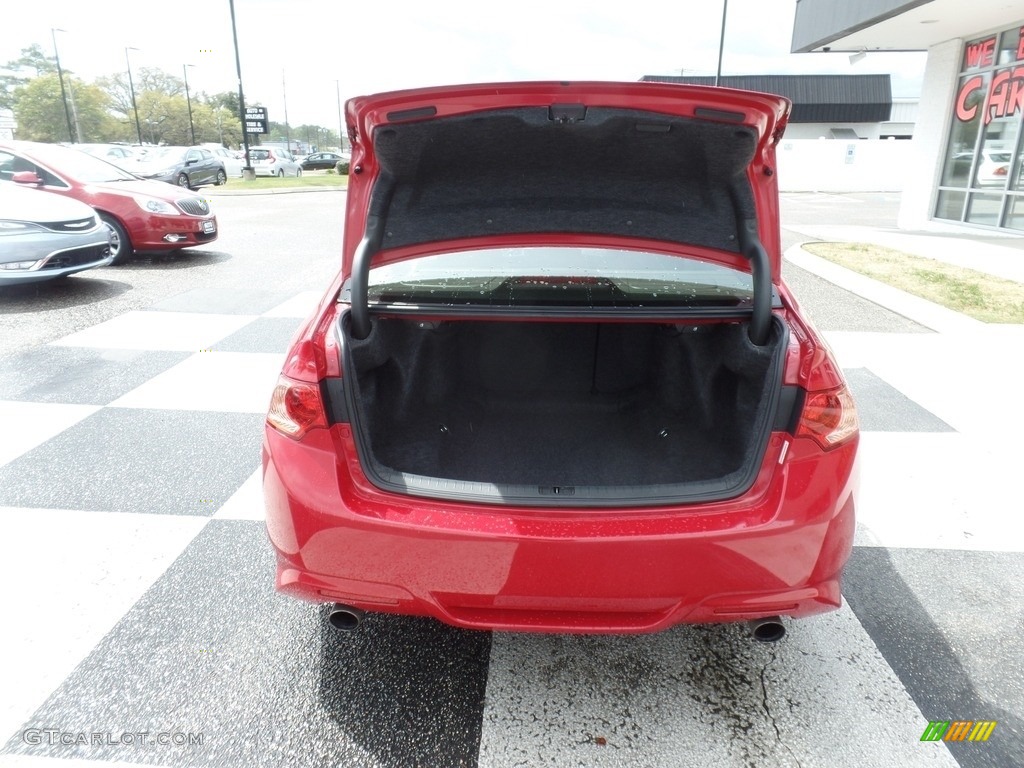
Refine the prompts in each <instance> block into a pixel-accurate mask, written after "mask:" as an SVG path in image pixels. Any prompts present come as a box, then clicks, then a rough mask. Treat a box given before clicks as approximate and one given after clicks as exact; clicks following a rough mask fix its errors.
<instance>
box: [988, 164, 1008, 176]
mask: <svg viewBox="0 0 1024 768" xmlns="http://www.w3.org/2000/svg"><path fill="white" fill-rule="evenodd" d="M1009 172H1010V166H1008V165H1000V166H999V167H998V168H996V169H995V170H994V171H992V175H993V176H1005V175H1006V174H1008V173H1009Z"/></svg>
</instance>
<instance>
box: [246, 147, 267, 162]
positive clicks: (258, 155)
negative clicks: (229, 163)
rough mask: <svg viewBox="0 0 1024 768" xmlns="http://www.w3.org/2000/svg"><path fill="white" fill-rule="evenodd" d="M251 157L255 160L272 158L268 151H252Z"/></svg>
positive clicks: (250, 152) (250, 151)
mask: <svg viewBox="0 0 1024 768" xmlns="http://www.w3.org/2000/svg"><path fill="white" fill-rule="evenodd" d="M249 157H250V158H252V159H253V160H266V159H267V158H268V157H270V152H269V151H268V150H266V149H250V150H249Z"/></svg>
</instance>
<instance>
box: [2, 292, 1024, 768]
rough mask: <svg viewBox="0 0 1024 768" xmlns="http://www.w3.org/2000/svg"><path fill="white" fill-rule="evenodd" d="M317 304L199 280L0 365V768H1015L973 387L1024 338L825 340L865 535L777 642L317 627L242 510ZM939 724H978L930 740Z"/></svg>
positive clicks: (1007, 480)
mask: <svg viewBox="0 0 1024 768" xmlns="http://www.w3.org/2000/svg"><path fill="white" fill-rule="evenodd" d="M318 298H319V294H318V293H315V292H309V293H301V294H297V295H285V294H280V293H277V292H275V291H272V290H271V291H268V290H255V289H254V290H251V291H248V292H246V291H240V292H232V294H231V295H230V296H225V295H222V294H220V293H218V292H216V291H213V290H208V289H196V290H193V291H189V292H187V293H185V294H182V295H181V296H177V297H174V298H173V299H170V300H167V301H163V302H161V303H160V304H157V305H154V306H153V307H151V308H149V309H148V310H145V311H134V312H128V313H126V314H123V315H121V316H119V317H116V318H114V319H112V320H109V321H107V322H104V323H101V324H99V325H96V326H94V327H91V328H87V329H85V330H82V331H80V332H77V333H73V334H71V335H68V336H65V337H64V338H61V339H59V340H57V341H54V342H52V343H51V344H48V345H45V346H41V347H35V348H32V349H29V350H26V351H24V352H21V353H19V354H16V355H13V356H11V357H9V358H7V359H5V360H3V361H0V424H2V425H3V438H2V440H0V521H2V526H3V528H2V530H3V533H4V541H5V543H6V545H7V546H6V548H5V550H6V552H5V557H4V558H3V559H2V560H0V563H2V565H0V578H2V579H3V583H4V589H3V594H4V617H5V624H6V628H5V630H4V637H5V639H4V642H3V647H4V650H5V651H6V652H5V653H4V654H2V655H0V673H2V689H3V690H4V691H5V695H4V696H3V697H2V703H0V728H2V730H3V735H4V737H5V738H6V745H5V746H4V747H3V749H2V751H0V768H3V767H4V766H13V765H25V766H40V767H43V766H65V765H66V766H75V765H89V764H91V763H90V762H87V761H99V762H98V763H96V764H100V765H105V764H111V763H116V764H118V765H135V764H140V765H164V766H171V765H175V766H177V765H189V766H236V765H237V766H282V767H285V766H287V767H288V768H292V767H295V766H307V765H308V766H327V765H332V766H333V765H339V766H340V765H353V766H378V765H379V766H412V765H419V766H461V765H477V764H479V765H488V766H510V765H540V764H548V765H570V764H571V765H588V766H591V765H593V766H617V765H629V766H634V765H638V766H643V765H649V766H666V765H694V766H697V765H699V766H735V765H743V766H790V765H792V766H811V765H815V766H835V767H840V766H854V765H856V766H862V765H872V766H890V765H891V766H918V765H922V766H924V765H927V766H953V765H957V764H959V765H961V766H984V765H993V766H1000V767H1002V766H1009V765H1014V764H1020V763H1019V762H1018V763H1012V762H1007V760H1009V759H1010V756H1013V755H1016V757H1018V758H1019V757H1020V756H1021V755H1024V749H1020V750H1019V751H1018V747H1019V746H1020V745H1021V744H1022V743H1024V742H1022V729H1021V705H1022V703H1024V698H1022V695H1021V687H1020V685H1019V683H1020V676H1021V674H1022V670H1021V664H1020V650H1021V635H1022V634H1024V633H1022V632H1021V631H1020V630H1021V629H1022V627H1024V625H1022V624H1021V617H1022V612H1021V611H1022V609H1021V608H1020V606H1021V605H1022V604H1024V600H1022V599H1021V598H1022V594H1021V593H1022V591H1024V590H1022V587H1021V585H1020V583H1018V582H1019V581H1020V580H1019V575H1020V573H1021V572H1022V571H1021V565H1022V564H1024V561H1022V559H1021V555H1020V553H1021V551H1022V549H1021V544H1022V542H1024V528H1022V520H1024V515H1021V512H1024V508H1022V507H1021V505H1020V501H1019V492H1017V491H1016V490H1015V488H1014V486H1013V482H1012V480H1013V478H1014V477H1015V475H1016V474H1018V473H1019V458H1020V456H1021V453H1020V450H1019V448H1018V449H1017V450H1016V453H1015V454H1014V453H1013V452H1011V451H1010V449H1009V446H1011V445H1017V444H1018V442H1017V437H1016V436H1018V435H1019V434H1020V431H1019V429H1020V427H1021V426H1024V425H1022V424H1021V423H1020V417H1019V416H1017V415H1015V414H1012V413H1011V412H1010V410H1009V409H1007V412H1006V413H1005V414H1002V416H1003V418H1002V420H1001V421H1000V422H998V423H993V420H992V413H993V410H994V409H995V410H996V411H998V405H997V404H995V403H993V402H991V399H996V398H1001V397H1007V398H1013V399H1015V396H1013V395H1011V394H1009V393H1008V389H1007V388H1005V387H997V388H995V389H993V390H986V389H985V388H984V387H982V386H981V383H982V382H980V381H979V380H978V377H979V371H986V370H988V371H991V361H992V357H993V356H995V355H998V354H999V352H1000V350H1002V351H1003V354H1004V355H1005V347H1006V344H1007V339H1013V340H1016V339H1018V338H1019V337H1018V336H1016V335H1006V336H1005V338H1004V332H1003V331H1001V330H1000V329H995V330H993V331H992V333H991V334H990V335H989V336H986V338H985V339H983V340H982V341H980V342H979V340H978V339H976V338H967V337H957V336H950V335H947V334H933V333H929V332H927V329H923V328H916V329H913V332H912V333H911V332H902V330H903V329H901V332H893V333H886V332H878V331H870V332H859V331H858V332H846V331H837V332H832V333H829V334H828V336H829V338H830V340H831V343H832V344H833V346H834V347H835V349H836V351H837V353H838V355H839V357H840V360H841V362H842V363H843V365H844V367H845V370H846V372H847V375H848V377H849V381H850V384H851V386H852V388H853V390H854V392H855V395H856V396H857V399H858V404H859V407H860V411H861V419H862V424H863V428H864V435H863V446H864V447H863V453H862V458H863V462H862V467H863V481H862V486H863V492H862V494H861V497H860V499H859V519H860V523H859V527H858V535H857V544H858V546H857V547H856V549H855V553H854V557H853V559H852V561H851V564H850V569H849V571H848V576H847V582H846V586H847V589H846V595H845V596H846V600H847V604H846V605H845V606H844V607H843V609H842V610H840V611H838V612H835V613H833V614H830V615H827V616H823V617H819V618H815V619H809V620H805V621H802V622H790V624H789V628H790V633H789V635H788V636H787V638H786V639H785V641H784V642H782V643H780V644H777V645H759V644H755V643H754V642H753V641H751V640H750V639H749V637H748V636H747V634H746V633H745V631H744V629H743V628H742V627H740V626H714V627H679V628H676V629H673V630H670V631H668V632H664V633H660V634H658V635H652V636H641V637H636V636H628V637H569V636H532V635H517V634H491V633H483V632H464V631H461V630H457V629H453V628H450V627H447V626H444V625H441V624H438V623H436V622H433V621H431V620H426V619H413V618H399V617H388V616H373V617H371V618H370V619H369V620H368V621H367V622H366V623H365V624H364V625H363V627H362V628H361V629H360V631H359V632H357V633H354V634H352V635H350V636H338V635H336V634H333V633H332V631H331V630H329V629H328V628H327V626H326V622H325V621H324V615H323V609H321V608H317V607H312V606H308V605H305V604H301V603H298V602H295V601H293V600H290V599H287V598H282V597H278V596H277V595H275V594H274V593H273V590H272V573H273V571H272V558H271V555H270V552H269V548H268V544H267V542H266V537H265V533H264V531H263V527H262V522H261V520H262V499H261V489H260V482H259V446H260V440H261V429H262V421H263V414H264V411H265V408H266V405H267V402H268V398H269V392H270V390H271V388H272V386H273V383H274V381H275V378H276V376H277V373H278V371H279V369H280V366H281V363H282V359H283V353H284V351H285V347H286V345H287V342H288V340H289V339H290V337H291V335H292V334H293V333H294V331H295V330H296V328H297V327H298V325H299V323H300V322H301V318H303V317H304V316H305V315H306V314H307V313H308V311H309V310H310V309H311V307H312V306H313V305H314V303H315V301H316V300H317V299H318ZM1006 334H1009V332H1006ZM911 337H913V338H911ZM1019 348H1020V347H1018V349H1019ZM908 349H913V350H915V351H914V353H913V355H912V356H909V357H908V353H907V350H908ZM1007 370H1009V369H1007ZM1004 372H1005V371H1004ZM991 375H992V374H991V373H989V374H988V375H987V378H988V377H991ZM998 381H999V379H998V377H997V383H998ZM1000 413H1001V412H1000ZM1008 430H1009V431H1011V432H1012V431H1013V430H1018V431H1017V432H1016V433H1015V434H1014V435H1013V436H1012V439H1008V438H1007V434H1006V433H1007V431H1008ZM1011 499H1015V500H1016V501H1011ZM935 719H942V720H947V719H953V720H956V719H988V720H997V721H999V725H998V726H997V727H996V729H995V732H994V734H993V737H992V739H991V741H990V743H988V744H984V745H951V746H949V747H947V745H944V744H941V743H939V744H935V743H921V742H920V741H919V738H920V735H921V733H922V731H923V729H924V727H925V725H926V724H927V721H928V720H935ZM125 733H127V734H135V735H133V736H132V738H131V740H130V742H129V741H127V740H125V739H124V738H121V737H120V736H118V735H123V734H125ZM143 733H145V734H149V735H148V736H146V737H142V736H141V735H139V734H143ZM161 733H174V734H181V733H185V734H201V739H200V740H201V743H199V744H196V743H191V744H184V745H183V744H173V743H172V744H154V743H150V741H149V740H150V739H152V738H155V735H156V734H161ZM54 734H56V736H55V735H54ZM81 734H87V738H86V739H85V741H86V742H87V743H84V744H83V743H81V742H82V741H83V739H82V738H81V736H80V735H81ZM94 734H98V736H97V737H94V736H93V735H94Z"/></svg>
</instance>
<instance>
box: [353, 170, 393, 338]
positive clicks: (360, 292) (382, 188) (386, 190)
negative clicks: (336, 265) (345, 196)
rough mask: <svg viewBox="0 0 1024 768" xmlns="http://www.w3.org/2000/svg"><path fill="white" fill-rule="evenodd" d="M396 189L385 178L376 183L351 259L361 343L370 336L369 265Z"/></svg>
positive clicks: (355, 325)
mask: <svg viewBox="0 0 1024 768" xmlns="http://www.w3.org/2000/svg"><path fill="white" fill-rule="evenodd" d="M393 189H394V184H393V183H392V181H391V179H390V178H388V177H385V176H382V177H381V178H380V179H379V180H378V181H377V184H376V186H375V188H374V195H373V198H372V199H371V201H370V212H369V214H368V215H367V217H366V229H365V230H363V238H362V239H361V240H360V241H359V245H357V246H356V251H355V253H354V254H353V256H352V283H351V285H352V294H351V295H352V335H353V336H354V337H355V338H357V339H359V340H362V339H365V338H366V337H367V336H369V335H370V306H369V295H368V293H369V281H370V263H371V262H372V261H373V257H374V255H375V254H376V253H377V252H378V251H379V250H380V247H381V244H382V243H383V242H384V215H385V213H386V211H387V210H388V206H389V205H390V203H391V193H392V191H393Z"/></svg>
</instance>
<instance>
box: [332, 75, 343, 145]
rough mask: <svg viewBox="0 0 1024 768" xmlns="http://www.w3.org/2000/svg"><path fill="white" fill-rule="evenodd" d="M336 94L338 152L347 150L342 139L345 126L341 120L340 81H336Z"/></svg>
mask: <svg viewBox="0 0 1024 768" xmlns="http://www.w3.org/2000/svg"><path fill="white" fill-rule="evenodd" d="M334 92H335V94H337V96H338V152H339V153H340V152H341V150H342V149H344V148H345V140H344V139H342V138H341V137H342V136H344V135H345V124H344V123H343V122H342V120H341V85H339V84H338V81H337V80H335V81H334Z"/></svg>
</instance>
